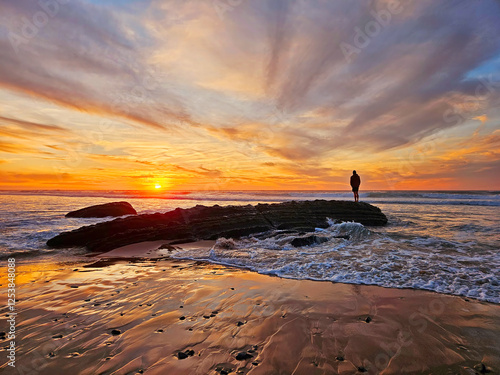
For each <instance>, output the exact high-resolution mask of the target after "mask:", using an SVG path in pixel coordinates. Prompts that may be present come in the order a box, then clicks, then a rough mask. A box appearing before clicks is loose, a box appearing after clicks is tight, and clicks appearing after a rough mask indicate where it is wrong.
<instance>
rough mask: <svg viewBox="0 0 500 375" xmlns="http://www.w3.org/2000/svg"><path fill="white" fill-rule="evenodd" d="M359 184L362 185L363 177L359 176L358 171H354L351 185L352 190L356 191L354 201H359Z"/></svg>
mask: <svg viewBox="0 0 500 375" xmlns="http://www.w3.org/2000/svg"><path fill="white" fill-rule="evenodd" d="M359 185H361V178H360V177H359V174H357V173H356V171H352V176H351V187H352V192H353V193H354V202H359V194H358V190H359Z"/></svg>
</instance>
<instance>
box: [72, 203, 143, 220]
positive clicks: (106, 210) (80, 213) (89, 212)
mask: <svg viewBox="0 0 500 375" xmlns="http://www.w3.org/2000/svg"><path fill="white" fill-rule="evenodd" d="M124 215H137V211H136V210H135V209H134V207H132V205H131V204H130V203H128V202H113V203H105V204H98V205H96V206H90V207H86V208H82V209H81V210H76V211H71V212H69V213H67V214H66V217H106V216H124Z"/></svg>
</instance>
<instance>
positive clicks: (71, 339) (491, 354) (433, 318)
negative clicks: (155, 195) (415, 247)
mask: <svg viewBox="0 0 500 375" xmlns="http://www.w3.org/2000/svg"><path fill="white" fill-rule="evenodd" d="M155 246H156V244H155V245H154V246H152V247H153V248H154V247H155ZM158 246H159V245H158ZM122 250H123V249H122ZM149 250H151V246H150V249H149ZM149 250H146V251H145V252H147V251H149ZM153 251H154V249H153ZM108 255H109V254H108ZM114 255H117V253H115V254H114ZM133 255H134V252H126V251H125V252H123V254H122V256H123V258H116V257H114V258H112V259H107V260H100V261H98V262H96V263H93V264H86V265H85V264H78V265H65V266H61V265H54V264H39V265H36V264H34V265H30V266H25V267H23V266H19V267H18V272H19V276H18V278H17V282H18V294H17V295H18V298H19V299H20V301H19V302H18V304H17V312H18V314H19V315H18V316H17V338H16V344H17V358H16V370H12V369H10V368H7V367H6V356H7V352H6V346H7V340H3V341H2V343H1V346H2V350H1V351H0V355H1V356H2V357H3V358H2V361H1V362H0V364H1V367H0V368H1V370H2V371H1V372H2V373H5V374H10V373H13V374H16V373H25V374H31V373H33V374H34V373H37V374H88V375H90V374H92V375H94V374H140V373H144V374H173V375H177V374H214V375H216V374H228V373H235V374H247V373H248V374H287V375H290V374H295V375H300V374H304V375H309V374H337V373H339V374H360V373H367V374H406V373H409V374H411V373H424V374H431V373H432V374H451V373H453V374H474V373H482V372H483V373H484V372H485V371H491V372H490V373H491V374H493V373H497V374H498V373H500V349H499V347H498V340H499V338H500V306H499V305H494V304H489V303H483V302H478V301H474V300H468V299H464V298H461V297H454V296H447V295H441V294H437V293H432V292H425V291H415V290H403V289H386V288H381V287H375V286H359V285H348V284H333V283H330V282H315V281H297V280H287V279H281V278H278V277H270V276H265V275H259V274H256V273H253V272H250V271H246V270H240V269H235V268H229V267H224V266H219V265H213V264H205V263H200V262H192V261H174V260H170V259H163V258H161V257H157V258H156V259H148V260H140V259H136V258H134V257H133ZM101 258H103V257H102V256H101ZM2 277H3V275H2ZM0 284H2V285H1V286H0V289H1V290H0V292H1V295H2V298H4V296H6V290H5V286H6V285H5V280H4V279H2V280H0ZM3 306H5V303H2V310H1V313H2V316H3V315H4V314H5V313H6V309H5V308H3ZM4 322H5V321H4ZM1 330H4V329H1ZM482 364H484V366H483V365H482ZM481 371H482V372H481Z"/></svg>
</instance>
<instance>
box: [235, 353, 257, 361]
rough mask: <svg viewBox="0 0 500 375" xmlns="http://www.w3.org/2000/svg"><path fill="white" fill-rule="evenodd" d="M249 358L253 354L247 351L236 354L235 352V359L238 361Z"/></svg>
mask: <svg viewBox="0 0 500 375" xmlns="http://www.w3.org/2000/svg"><path fill="white" fill-rule="evenodd" d="M250 358H253V355H251V354H249V353H247V352H239V353H238V354H236V359H237V360H238V361H244V360H245V359H250Z"/></svg>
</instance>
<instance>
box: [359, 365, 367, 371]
mask: <svg viewBox="0 0 500 375" xmlns="http://www.w3.org/2000/svg"><path fill="white" fill-rule="evenodd" d="M358 371H359V372H367V371H368V370H367V369H366V368H364V367H363V366H359V367H358Z"/></svg>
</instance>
